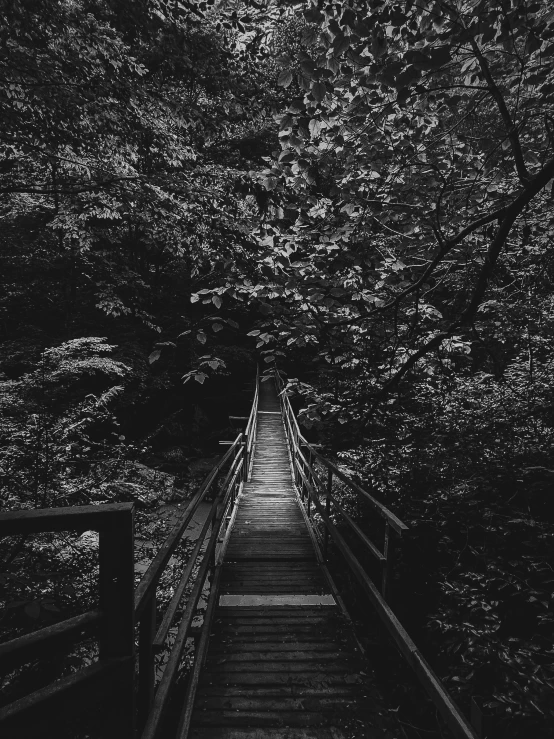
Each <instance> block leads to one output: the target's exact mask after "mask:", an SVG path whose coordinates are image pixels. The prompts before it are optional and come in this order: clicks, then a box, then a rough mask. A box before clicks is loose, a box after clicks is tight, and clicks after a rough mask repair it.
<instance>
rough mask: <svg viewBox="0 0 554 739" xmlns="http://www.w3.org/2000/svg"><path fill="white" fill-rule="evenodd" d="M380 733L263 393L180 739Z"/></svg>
mask: <svg viewBox="0 0 554 739" xmlns="http://www.w3.org/2000/svg"><path fill="white" fill-rule="evenodd" d="M299 603H303V605H300V604H299ZM387 723H388V722H387V721H386V719H384V717H383V707H382V703H381V701H380V697H379V694H378V691H377V690H376V689H375V686H374V684H373V681H372V676H371V668H370V667H369V666H368V664H367V663H366V662H365V660H364V658H363V657H362V655H361V654H360V652H359V650H358V649H357V647H356V643H355V640H354V637H353V636H352V633H351V628H349V625H348V622H347V620H346V618H345V616H344V614H343V612H342V610H341V609H340V608H339V607H338V605H337V604H336V603H335V601H334V599H333V597H332V595H331V588H330V587H329V583H328V580H327V578H326V576H325V572H324V570H323V569H322V567H321V566H320V565H319V563H318V560H317V557H316V553H315V549H314V547H313V544H312V539H311V537H310V533H309V531H308V528H307V525H306V523H305V520H304V516H303V513H302V511H301V509H300V506H299V503H298V499H297V493H296V491H295V488H294V484H293V479H292V474H291V465H290V459H289V455H288V449H287V445H286V440H285V431H284V426H283V422H282V418H281V413H280V408H279V402H278V398H277V394H276V391H275V387H274V385H273V383H272V382H265V383H262V384H261V390H260V404H259V416H258V431H257V438H256V445H255V450H254V459H253V467H252V475H251V477H250V480H249V481H248V483H247V484H246V485H245V486H244V490H243V495H242V497H241V498H240V500H239V507H238V512H237V516H236V519H235V524H234V528H233V530H232V533H231V537H230V541H229V546H228V549H227V553H226V558H225V563H224V565H223V572H222V588H221V595H220V599H219V606H218V607H217V609H216V613H215V618H214V624H213V628H212V634H211V638H210V646H209V650H208V656H207V660H206V664H205V666H204V668H203V672H202V675H201V678H200V683H199V686H198V692H197V696H196V703H195V708H194V714H193V720H192V730H191V737H193V738H194V739H346V737H348V739H352V737H360V738H361V737H364V739H374V738H375V739H376V738H377V737H379V738H383V737H386V736H389V737H391V736H392V734H390V733H389V732H388V731H387V729H386V728H385V727H386V725H387Z"/></svg>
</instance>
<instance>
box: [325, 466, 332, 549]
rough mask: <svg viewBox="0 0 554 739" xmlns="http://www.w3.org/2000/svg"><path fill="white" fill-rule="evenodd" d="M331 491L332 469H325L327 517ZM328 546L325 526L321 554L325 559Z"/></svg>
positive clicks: (329, 509) (327, 532)
mask: <svg viewBox="0 0 554 739" xmlns="http://www.w3.org/2000/svg"><path fill="white" fill-rule="evenodd" d="M332 492H333V470H331V469H328V470H327V491H326V495H325V515H326V516H327V518H329V514H330V513H331V493H332ZM328 548H329V529H328V528H327V526H325V533H324V536H323V556H324V557H325V561H327V551H328Z"/></svg>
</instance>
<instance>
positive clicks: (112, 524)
mask: <svg viewBox="0 0 554 739" xmlns="http://www.w3.org/2000/svg"><path fill="white" fill-rule="evenodd" d="M87 530H93V531H98V532H99V535H100V536H99V558H100V572H99V591H100V592H99V608H98V609H97V610H93V611H88V612H87V613H84V614H82V615H81V616H75V617H74V618H70V619H67V620H65V621H61V622H59V623H57V624H54V625H53V626H48V627H46V628H44V629H40V630H39V631H35V632H34V633H32V634H28V635H26V636H21V637H19V638H17V639H13V640H11V641H9V642H5V643H4V644H0V664H1V665H2V669H3V670H4V671H6V670H9V669H12V668H16V667H18V666H20V665H24V664H26V663H27V662H29V661H34V660H36V659H37V658H40V657H44V658H48V657H50V656H51V655H52V654H53V653H55V651H56V650H58V649H59V648H60V646H63V645H68V644H72V643H76V642H78V641H80V640H82V639H84V638H86V637H89V636H90V635H91V634H98V637H99V647H100V649H99V660H98V662H96V663H95V664H93V665H91V666H89V667H86V668H84V669H81V670H78V671H77V672H75V673H73V674H71V675H69V676H68V677H65V678H62V679H61V680H58V681H57V682H55V683H53V684H52V685H48V686H47V687H45V688H42V689H40V690H36V691H35V692H33V693H32V694H30V695H28V696H25V697H24V698H21V699H20V700H17V701H15V702H14V703H11V704H10V705H8V706H5V707H3V708H2V709H0V733H1V734H2V735H3V736H7V734H8V732H10V736H22V734H21V730H20V728H19V727H20V726H21V723H22V722H24V723H25V724H26V725H29V723H31V724H33V723H35V724H36V723H37V722H39V721H40V720H41V717H42V716H44V715H51V714H52V712H53V711H56V710H57V709H58V707H63V711H64V715H67V714H68V713H69V712H70V709H72V708H73V709H74V710H75V709H76V708H77V707H78V703H79V700H78V699H79V697H80V696H82V695H89V696H90V695H94V696H95V697H102V696H104V697H108V696H109V697H110V704H111V705H110V706H109V708H110V709H111V710H109V713H110V718H111V720H110V724H109V726H107V727H106V732H105V735H106V737H114V739H115V737H121V738H122V739H129V738H130V737H133V736H134V732H135V724H134V679H135V637H134V609H133V591H134V571H133V559H134V544H133V541H134V525H133V505H132V504H131V503H121V504H117V505H100V506H93V505H91V506H80V507H75V508H46V509H39V510H30V511H29V510H25V511H12V512H8V513H2V514H0V536H17V535H27V534H32V533H43V532H47V531H48V532H49V531H87ZM12 731H13V732H14V733H13V734H12V733H11V732H12ZM25 735H26V734H25ZM42 735H43V736H44V735H45V734H44V733H43V734H42Z"/></svg>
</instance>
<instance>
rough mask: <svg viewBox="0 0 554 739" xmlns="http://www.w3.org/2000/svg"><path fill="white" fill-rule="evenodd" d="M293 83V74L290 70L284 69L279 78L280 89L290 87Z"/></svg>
mask: <svg viewBox="0 0 554 739" xmlns="http://www.w3.org/2000/svg"><path fill="white" fill-rule="evenodd" d="M291 82H292V72H291V71H290V69H283V71H282V72H281V73H280V75H279V77H277V84H278V85H279V86H280V87H288V86H289V85H290V83H291Z"/></svg>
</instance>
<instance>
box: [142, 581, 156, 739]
mask: <svg viewBox="0 0 554 739" xmlns="http://www.w3.org/2000/svg"><path fill="white" fill-rule="evenodd" d="M155 636H156V594H155V593H154V595H153V596H152V597H151V598H149V599H148V602H147V604H146V607H145V609H144V612H143V614H142V618H141V620H140V627H139V679H138V693H137V700H138V729H139V732H140V731H142V729H143V727H144V724H145V723H146V719H147V717H148V714H149V713H150V708H151V707H152V702H153V700H154V685H155V682H156V674H155V651H154V637H155Z"/></svg>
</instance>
